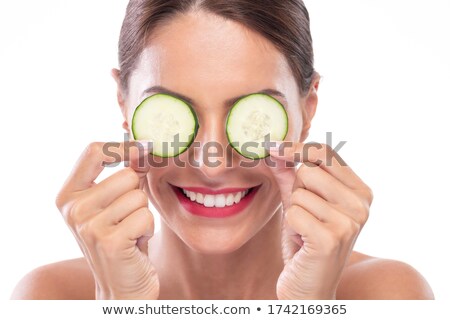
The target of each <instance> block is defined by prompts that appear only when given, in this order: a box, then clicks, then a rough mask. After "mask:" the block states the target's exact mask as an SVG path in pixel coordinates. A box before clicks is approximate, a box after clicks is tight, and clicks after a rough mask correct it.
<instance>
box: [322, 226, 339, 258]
mask: <svg viewBox="0 0 450 320" xmlns="http://www.w3.org/2000/svg"><path fill="white" fill-rule="evenodd" d="M321 239H322V252H323V253H324V254H325V255H327V256H328V255H332V254H335V253H336V252H337V251H339V248H340V247H341V243H342V241H341V238H340V237H339V236H338V235H337V234H336V233H335V232H326V233H324V234H323V236H322V237H321Z"/></svg>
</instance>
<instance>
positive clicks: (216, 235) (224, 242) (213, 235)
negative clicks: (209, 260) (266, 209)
mask: <svg viewBox="0 0 450 320" xmlns="http://www.w3.org/2000/svg"><path fill="white" fill-rule="evenodd" d="M248 234H250V232H247V235H248ZM180 239H181V240H182V241H183V242H184V243H185V244H186V245H187V246H188V247H189V248H190V249H191V250H193V251H195V252H197V253H201V254H208V255H223V254H229V253H233V252H235V251H237V250H239V248H241V247H242V246H243V245H245V244H246V243H247V241H248V240H249V237H248V236H247V237H245V234H240V233H239V232H232V231H231V230H217V229H216V230H209V231H207V230H203V231H200V230H196V231H193V232H191V233H188V232H187V231H186V233H185V236H183V235H181V236H180Z"/></svg>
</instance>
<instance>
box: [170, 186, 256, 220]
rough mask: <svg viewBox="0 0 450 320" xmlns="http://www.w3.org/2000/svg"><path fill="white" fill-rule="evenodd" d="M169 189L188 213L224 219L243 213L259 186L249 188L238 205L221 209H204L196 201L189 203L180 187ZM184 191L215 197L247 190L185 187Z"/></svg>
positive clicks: (189, 200)
mask: <svg viewBox="0 0 450 320" xmlns="http://www.w3.org/2000/svg"><path fill="white" fill-rule="evenodd" d="M171 187H172V189H173V190H174V192H175V194H176V196H177V198H178V201H179V202H180V204H181V206H182V207H183V208H184V209H185V210H186V211H188V212H189V213H191V214H194V215H197V216H202V217H207V218H226V217H230V216H233V215H236V214H238V213H241V212H242V211H244V209H245V208H247V207H248V205H249V204H250V202H251V201H252V200H253V198H254V197H255V195H256V192H257V191H258V189H259V187H260V185H259V186H257V187H253V188H250V191H249V192H248V194H247V195H246V196H245V197H244V198H242V199H241V201H240V202H239V203H235V204H233V205H231V206H225V207H222V208H219V207H205V206H204V205H203V204H200V203H198V202H196V201H191V199H189V198H188V197H186V195H185V194H184V193H183V191H182V189H181V188H180V187H176V186H173V185H171ZM183 188H184V187H183ZM184 189H185V190H188V191H192V192H198V193H203V194H211V195H215V194H227V193H237V192H242V191H245V190H248V189H249V188H226V189H220V190H212V189H208V188H203V187H185V188H184Z"/></svg>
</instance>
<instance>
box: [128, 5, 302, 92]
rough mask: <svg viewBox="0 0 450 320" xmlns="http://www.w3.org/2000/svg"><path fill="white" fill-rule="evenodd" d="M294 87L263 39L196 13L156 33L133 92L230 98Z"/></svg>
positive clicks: (132, 83)
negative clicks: (156, 89) (161, 89)
mask: <svg viewBox="0 0 450 320" xmlns="http://www.w3.org/2000/svg"><path fill="white" fill-rule="evenodd" d="M293 83H295V81H294V79H293V77H292V74H291V72H290V69H289V67H288V64H287V61H286V59H285V57H284V56H283V54H281V53H280V52H279V51H278V50H277V49H276V48H275V46H274V45H273V44H271V43H270V42H269V41H268V40H266V39H265V38H264V37H263V36H261V35H259V34H258V33H256V32H253V31H251V30H250V29H248V28H246V27H245V26H243V25H241V24H239V23H236V22H234V21H231V20H226V19H223V18H221V17H219V16H216V15H213V14H210V13H205V12H191V13H188V14H183V15H178V16H176V17H175V18H173V19H171V20H170V21H169V22H167V23H166V24H164V25H163V26H159V27H158V28H157V29H156V30H155V32H154V33H153V34H152V38H151V40H150V42H149V45H148V46H147V47H146V48H145V49H144V50H143V52H142V54H141V56H140V59H139V61H138V63H137V65H136V69H135V71H134V73H133V75H132V77H131V79H130V90H132V91H134V92H133V95H134V96H136V95H139V94H140V93H142V92H143V91H144V90H145V89H146V88H148V87H149V86H152V85H161V86H166V87H169V88H170V89H172V90H174V91H179V92H181V93H185V94H186V95H187V96H195V97H197V98H199V99H201V98H202V95H204V96H205V98H206V95H208V96H210V97H211V94H212V93H215V94H216V97H217V98H218V95H221V96H223V98H224V99H226V98H229V97H230V96H234V95H236V94H239V93H243V94H245V93H247V92H253V91H257V90H261V89H265V88H273V89H276V90H279V91H281V92H286V91H289V90H292V88H291V87H292V84H293ZM140 98H141V97H140ZM221 98H222V97H221Z"/></svg>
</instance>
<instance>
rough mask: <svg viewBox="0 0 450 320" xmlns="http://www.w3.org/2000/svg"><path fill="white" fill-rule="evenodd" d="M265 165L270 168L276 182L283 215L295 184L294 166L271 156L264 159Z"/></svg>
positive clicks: (288, 205) (288, 204)
mask: <svg viewBox="0 0 450 320" xmlns="http://www.w3.org/2000/svg"><path fill="white" fill-rule="evenodd" d="M266 164H267V166H268V167H269V168H270V171H271V173H272V175H273V177H274V179H275V181H276V182H277V186H278V189H279V192H280V196H281V203H282V206H283V212H284V213H285V212H286V210H287V209H288V208H289V207H290V205H291V203H290V202H291V201H290V199H291V194H292V188H293V186H294V182H295V165H294V164H292V163H289V162H287V161H286V160H284V159H279V158H275V157H272V156H270V157H267V158H266Z"/></svg>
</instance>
